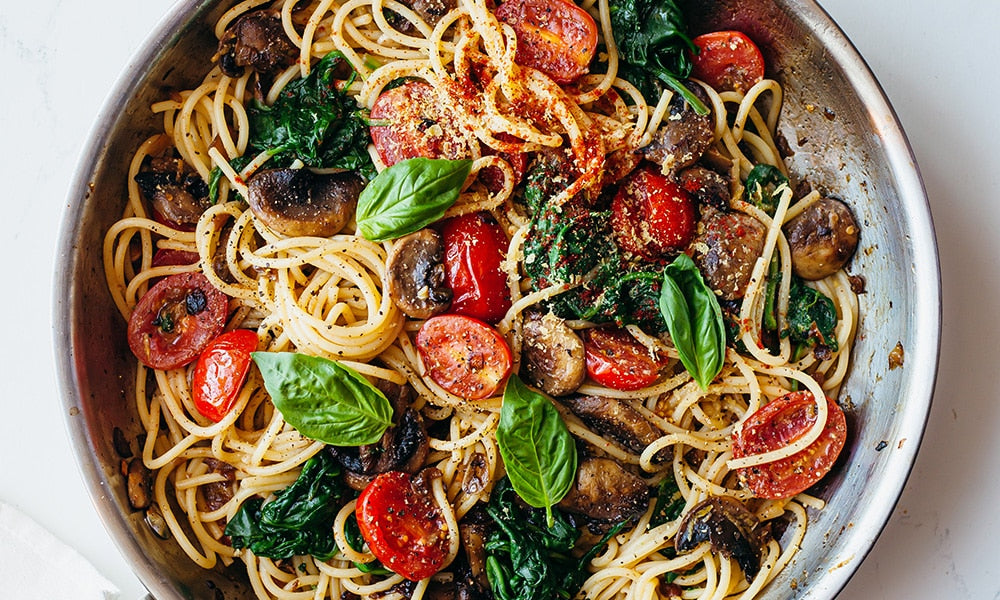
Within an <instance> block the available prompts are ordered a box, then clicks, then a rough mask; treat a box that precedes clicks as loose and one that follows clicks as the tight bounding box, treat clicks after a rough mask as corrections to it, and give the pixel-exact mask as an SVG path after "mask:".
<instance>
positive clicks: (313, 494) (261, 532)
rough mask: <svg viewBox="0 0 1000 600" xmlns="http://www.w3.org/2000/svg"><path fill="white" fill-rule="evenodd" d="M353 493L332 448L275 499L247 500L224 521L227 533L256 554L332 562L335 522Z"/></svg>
mask: <svg viewBox="0 0 1000 600" xmlns="http://www.w3.org/2000/svg"><path fill="white" fill-rule="evenodd" d="M350 494H351V490H350V489H348V488H346V487H345V486H344V484H343V482H342V481H341V478H340V466H339V465H338V464H337V463H336V461H335V460H334V459H333V457H332V456H331V455H330V454H329V453H328V452H325V451H320V452H319V454H317V455H315V456H313V457H312V458H310V459H309V460H308V461H306V464H305V466H303V467H302V472H301V473H300V474H299V477H298V478H297V479H296V480H295V482H294V483H292V485H290V486H288V487H287V488H285V489H284V490H282V491H280V492H278V493H276V494H275V498H274V499H273V500H271V501H270V502H266V503H265V502H264V500H263V498H251V499H249V500H247V501H246V502H244V503H243V505H242V506H240V509H239V510H238V511H236V514H235V515H233V518H232V519H231V520H230V521H229V523H227V524H226V535H227V536H229V538H230V539H231V540H232V544H233V548H237V549H239V548H249V549H250V551H251V552H253V553H254V554H255V555H257V556H264V557H267V558H274V559H283V558H291V557H292V556H304V555H312V556H315V557H316V558H318V559H320V560H328V559H329V558H330V557H332V556H333V555H334V554H335V553H336V551H337V543H336V541H335V540H334V537H333V531H332V529H333V522H334V520H335V519H336V517H337V513H338V512H339V511H340V508H341V506H342V505H343V504H344V502H345V501H346V500H347V497H348V496H349V495H350Z"/></svg>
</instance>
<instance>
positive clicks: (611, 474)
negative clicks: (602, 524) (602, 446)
mask: <svg viewBox="0 0 1000 600" xmlns="http://www.w3.org/2000/svg"><path fill="white" fill-rule="evenodd" d="M648 503H649V487H648V486H647V485H646V482H645V481H643V480H642V479H641V478H639V477H638V476H637V475H635V474H633V473H631V472H630V471H627V470H625V467H623V466H622V465H621V464H620V463H618V462H617V461H615V460H612V459H610V458H598V457H588V458H584V459H582V460H581V461H580V464H579V466H578V467H577V470H576V481H574V482H573V487H571V488H570V490H569V493H567V494H566V496H565V497H563V499H562V500H560V501H559V504H558V506H559V508H562V509H565V510H568V511H570V512H573V513H577V514H581V515H585V516H587V517H590V518H591V519H595V520H598V521H615V522H617V521H623V520H626V519H630V518H632V517H634V516H636V515H638V514H640V513H641V512H642V511H644V510H646V507H647V504H648Z"/></svg>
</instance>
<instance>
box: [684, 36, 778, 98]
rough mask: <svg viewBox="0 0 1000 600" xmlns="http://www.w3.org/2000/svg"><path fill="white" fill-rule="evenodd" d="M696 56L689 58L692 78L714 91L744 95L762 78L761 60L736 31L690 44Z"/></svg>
mask: <svg viewBox="0 0 1000 600" xmlns="http://www.w3.org/2000/svg"><path fill="white" fill-rule="evenodd" d="M692 41H693V42H694V44H695V46H698V49H699V52H698V53H697V54H695V55H694V56H692V57H691V61H692V63H693V69H692V70H691V75H692V76H693V77H695V78H697V79H700V80H702V81H704V82H705V83H707V84H708V85H710V86H712V87H713V88H715V89H717V90H734V91H737V92H740V93H741V94H743V93H746V91H747V90H749V89H750V88H752V87H753V86H754V85H755V84H756V83H757V82H759V81H760V80H761V79H763V78H764V56H763V55H762V54H761V53H760V48H758V47H757V45H756V44H754V43H753V42H752V41H750V38H748V37H747V36H745V35H743V34H742V33H740V32H739V31H715V32H712V33H706V34H704V35H699V36H698V37H696V38H694V40H692Z"/></svg>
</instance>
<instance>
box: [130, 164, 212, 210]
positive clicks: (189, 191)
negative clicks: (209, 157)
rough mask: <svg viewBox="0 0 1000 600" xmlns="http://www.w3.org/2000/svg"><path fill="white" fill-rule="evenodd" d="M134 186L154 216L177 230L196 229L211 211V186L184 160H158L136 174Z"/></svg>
mask: <svg viewBox="0 0 1000 600" xmlns="http://www.w3.org/2000/svg"><path fill="white" fill-rule="evenodd" d="M170 152H172V150H171V151H170ZM135 182H136V183H138V184H139V189H140V190H141V191H142V194H143V196H145V197H146V199H147V200H149V202H150V204H152V207H153V214H154V216H156V217H157V218H158V219H160V220H164V221H167V222H168V223H170V224H173V225H174V226H180V227H187V228H193V227H194V226H195V225H197V223H198V219H200V218H201V214H202V213H203V212H205V209H206V208H208V185H207V184H206V183H205V181H204V180H203V179H202V178H201V177H200V176H199V175H198V173H196V172H195V171H194V169H192V168H191V167H189V166H188V165H187V163H186V162H184V160H183V159H180V158H174V157H172V156H158V157H155V158H153V159H151V160H150V161H149V168H148V169H147V170H143V171H139V172H138V173H136V175H135Z"/></svg>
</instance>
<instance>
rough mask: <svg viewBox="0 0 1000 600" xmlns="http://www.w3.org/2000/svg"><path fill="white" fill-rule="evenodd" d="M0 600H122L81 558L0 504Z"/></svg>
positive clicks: (42, 530) (27, 520)
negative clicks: (118, 599)
mask: <svg viewBox="0 0 1000 600" xmlns="http://www.w3.org/2000/svg"><path fill="white" fill-rule="evenodd" d="M0 597H2V598H4V600H117V598H118V588H117V587H115V584H113V583H111V582H110V581H108V580H107V579H105V578H104V576H102V575H101V574H100V573H98V572H97V569H95V568H94V566H93V565H91V564H90V563H89V562H87V559H85V558H84V557H83V556H82V555H80V553H79V552H77V551H76V550H74V549H72V548H70V547H69V546H67V545H66V544H64V543H63V542H61V541H60V540H58V539H56V537H55V536H54V535H52V534H51V533H49V532H48V531H46V530H45V529H44V528H43V527H42V526H41V525H39V524H38V523H36V522H34V521H33V520H31V518H30V517H28V516H27V515H25V514H24V513H22V512H21V511H19V510H17V509H16V508H14V507H13V506H10V505H9V504H5V503H4V502H2V501H0Z"/></svg>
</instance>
